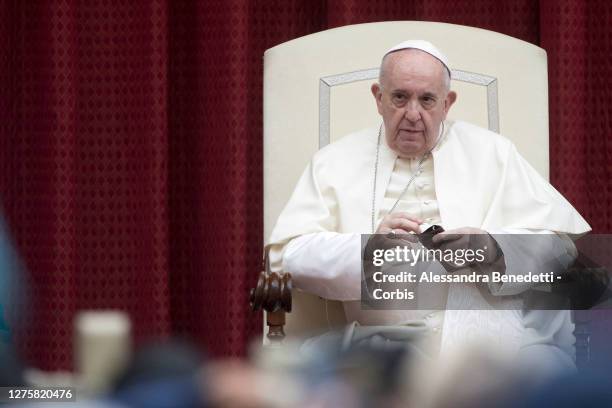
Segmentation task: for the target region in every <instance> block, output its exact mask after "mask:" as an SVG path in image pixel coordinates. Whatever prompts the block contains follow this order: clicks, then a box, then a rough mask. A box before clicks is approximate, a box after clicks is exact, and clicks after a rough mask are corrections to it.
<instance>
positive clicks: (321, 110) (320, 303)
mask: <svg viewBox="0 0 612 408" xmlns="http://www.w3.org/2000/svg"><path fill="white" fill-rule="evenodd" d="M406 39H424V40H428V41H430V42H432V43H433V44H435V45H436V46H437V47H439V48H440V49H441V51H442V52H443V53H444V54H446V56H447V57H448V59H449V61H450V65H451V68H452V79H453V81H452V84H451V87H452V89H453V90H455V91H456V92H457V93H458V99H457V102H456V104H455V105H454V106H453V109H452V110H451V112H450V114H449V119H453V118H457V119H459V118H460V119H462V120H465V121H468V122H472V123H474V124H477V125H479V126H482V127H486V128H489V129H491V130H494V131H496V132H499V133H502V134H503V135H505V136H506V137H508V138H510V139H512V140H513V142H514V143H515V145H516V146H517V148H518V150H519V151H520V153H521V154H522V155H523V156H524V157H525V158H526V159H527V160H528V161H529V162H530V163H531V165H532V166H533V167H534V168H535V169H536V170H537V171H539V172H540V174H541V175H542V176H543V177H544V178H546V179H548V91H547V65H546V52H545V51H544V50H543V49H541V48H539V47H537V46H534V45H533V44H529V43H526V42H524V41H521V40H518V39H515V38H512V37H509V36H506V35H503V34H499V33H496V32H492V31H487V30H482V29H477V28H472V27H465V26H458V25H452V24H443V23H429V22H411V21H404V22H383V23H371V24H359V25H353V26H346V27H341V28H336V29H331V30H327V31H323V32H319V33H316V34H312V35H308V36H305V37H301V38H298V39H295V40H292V41H288V42H286V43H283V44H280V45H278V46H276V47H273V48H271V49H269V50H267V51H266V53H265V56H264V64H265V68H264V229H265V230H264V236H265V237H266V239H267V238H268V237H269V236H270V233H271V230H272V228H273V226H274V224H275V221H276V219H277V217H278V215H279V213H280V212H281V210H282V208H283V206H284V205H285V204H286V202H287V200H288V198H289V196H290V194H291V192H292V191H293V188H294V186H295V184H296V182H297V180H298V178H299V176H300V174H301V173H302V171H303V170H304V168H305V167H306V165H307V163H308V162H309V160H310V159H311V156H312V155H313V153H315V152H316V151H317V150H318V149H320V148H322V147H324V146H325V145H327V144H328V143H331V142H333V141H335V140H338V139H339V138H341V137H342V136H343V135H346V134H348V133H351V132H353V131H356V130H359V129H362V128H366V127H373V126H376V125H377V124H379V123H380V122H381V118H380V117H379V116H378V113H377V111H376V107H375V102H374V99H373V98H372V95H371V93H370V86H371V84H372V82H374V81H375V80H376V78H377V77H378V66H379V64H380V58H381V56H382V55H383V53H384V51H385V50H386V49H388V48H390V47H391V46H393V45H394V44H396V43H399V42H401V41H404V40H406ZM275 267H276V268H277V269H278V265H274V264H273V265H272V269H274V268H275ZM283 272H291V271H283ZM343 319H344V314H343V309H342V307H341V305H340V304H339V303H338V302H332V301H324V300H322V299H320V298H318V297H316V296H312V295H308V294H306V293H301V292H299V291H295V290H294V291H293V310H292V313H291V314H290V315H289V316H288V318H287V322H286V326H285V330H286V332H287V334H288V335H289V336H293V335H302V334H305V333H309V334H312V333H316V332H318V331H322V330H327V329H328V328H329V327H330V326H335V325H338V324H341V323H342V322H343Z"/></svg>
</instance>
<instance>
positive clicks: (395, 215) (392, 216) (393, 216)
mask: <svg viewBox="0 0 612 408" xmlns="http://www.w3.org/2000/svg"><path fill="white" fill-rule="evenodd" d="M387 217H389V218H390V219H397V218H404V219H407V220H409V221H413V222H416V223H418V224H422V223H423V220H422V219H420V218H419V217H416V216H414V215H412V214H409V213H407V212H397V213H391V214H388V215H387Z"/></svg>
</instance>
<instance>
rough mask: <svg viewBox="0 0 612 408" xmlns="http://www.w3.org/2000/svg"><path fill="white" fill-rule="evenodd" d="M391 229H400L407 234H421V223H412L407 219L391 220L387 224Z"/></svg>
mask: <svg viewBox="0 0 612 408" xmlns="http://www.w3.org/2000/svg"><path fill="white" fill-rule="evenodd" d="M387 225H388V226H389V227H390V228H391V229H399V230H403V231H405V233H406V234H408V233H410V232H415V233H418V232H419V223H417V222H415V221H410V220H407V219H405V218H394V219H392V220H389V222H388V224H387Z"/></svg>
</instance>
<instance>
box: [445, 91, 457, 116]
mask: <svg viewBox="0 0 612 408" xmlns="http://www.w3.org/2000/svg"><path fill="white" fill-rule="evenodd" d="M456 100H457V92H455V91H450V92H449V93H448V95H446V99H444V115H445V116H446V114H447V113H448V111H449V110H450V108H451V106H453V103H455V101H456Z"/></svg>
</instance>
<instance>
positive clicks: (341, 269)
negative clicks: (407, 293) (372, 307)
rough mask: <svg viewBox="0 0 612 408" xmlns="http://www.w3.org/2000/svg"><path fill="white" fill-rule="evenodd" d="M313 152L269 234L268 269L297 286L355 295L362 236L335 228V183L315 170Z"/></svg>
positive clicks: (326, 294) (331, 295)
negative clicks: (289, 277) (284, 274)
mask: <svg viewBox="0 0 612 408" xmlns="http://www.w3.org/2000/svg"><path fill="white" fill-rule="evenodd" d="M321 166H323V164H322V163H321V162H319V161H318V160H317V155H315V157H314V158H313V160H312V162H311V163H310V164H309V165H308V167H307V168H306V170H305V171H304V173H303V174H302V176H301V177H300V180H299V181H298V183H297V185H296V187H295V190H294V191H293V194H292V195H291V198H290V199H289V201H288V202H287V205H286V206H285V208H284V209H283V211H282V213H281V214H280V216H279V218H278V220H277V222H276V225H275V227H274V229H273V231H272V234H271V236H270V241H269V245H270V264H271V268H272V270H275V271H283V272H290V273H291V274H292V276H293V281H294V285H295V287H296V288H298V289H300V290H303V291H305V292H308V293H312V294H315V295H318V296H321V297H323V298H326V299H333V300H357V299H359V298H360V295H361V289H360V283H361V259H360V253H361V236H360V235H359V234H341V233H337V232H335V231H336V230H337V228H338V227H337V225H338V215H337V200H336V194H335V191H334V188H333V187H332V186H331V185H330V184H329V183H327V182H325V181H324V180H320V179H319V177H317V174H318V173H319V172H320V171H322V170H324V169H322V168H321Z"/></svg>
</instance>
